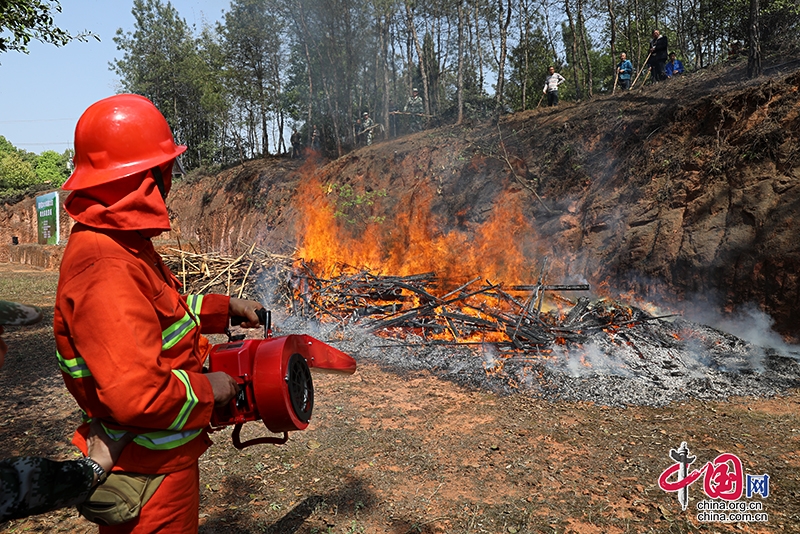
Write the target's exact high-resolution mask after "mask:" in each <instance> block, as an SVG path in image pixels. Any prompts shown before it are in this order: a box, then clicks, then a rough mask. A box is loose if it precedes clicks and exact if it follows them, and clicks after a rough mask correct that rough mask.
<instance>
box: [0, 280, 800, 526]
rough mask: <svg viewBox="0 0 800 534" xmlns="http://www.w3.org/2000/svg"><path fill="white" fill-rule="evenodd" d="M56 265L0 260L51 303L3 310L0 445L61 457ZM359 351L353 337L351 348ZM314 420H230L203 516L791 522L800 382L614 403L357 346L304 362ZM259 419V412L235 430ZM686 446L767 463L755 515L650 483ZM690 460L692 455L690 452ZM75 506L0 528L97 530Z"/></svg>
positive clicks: (441, 522) (206, 473) (761, 465)
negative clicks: (776, 392) (31, 315)
mask: <svg viewBox="0 0 800 534" xmlns="http://www.w3.org/2000/svg"><path fill="white" fill-rule="evenodd" d="M56 284H57V273H56V272H53V271H40V270H34V269H31V268H27V267H23V266H20V265H13V264H0V296H2V298H4V299H13V300H20V301H24V302H28V303H31V304H37V305H39V306H42V307H44V308H45V309H46V311H47V315H46V319H45V322H44V323H43V324H42V325H40V326H37V327H29V328H25V329H23V328H9V329H7V332H6V334H5V335H4V338H5V339H6V341H7V342H8V344H9V347H10V353H9V356H8V358H7V360H6V365H5V367H4V368H3V369H2V370H0V406H1V407H2V411H3V413H4V416H3V418H2V421H1V422H0V450H2V451H3V452H2V454H3V456H12V455H46V456H49V457H54V458H64V459H66V458H70V457H73V456H74V455H75V449H74V448H73V447H72V446H71V445H70V443H69V440H70V436H71V432H72V429H73V428H74V427H75V426H76V424H77V423H78V421H79V413H78V410H77V407H76V405H75V403H74V401H73V400H72V399H71V397H70V396H69V394H68V392H67V390H66V388H65V387H64V385H63V382H62V380H61V377H60V374H59V372H58V368H57V365H56V362H55V357H54V356H53V354H54V352H55V347H54V342H53V339H52V329H51V323H50V321H51V320H52V306H53V302H54V298H55V287H56ZM356 356H358V355H356ZM314 380H315V391H316V406H315V410H314V416H313V418H312V423H311V425H310V426H309V428H308V429H307V430H306V431H304V432H297V433H294V434H292V436H291V439H290V440H289V442H288V443H287V444H286V445H283V446H271V445H261V446H255V447H251V448H248V449H245V450H244V451H242V452H239V451H236V450H235V449H234V448H233V446H232V445H231V444H230V440H229V436H228V433H227V432H219V433H216V434H214V435H213V437H214V440H215V442H216V444H215V446H214V447H212V448H211V449H210V450H209V451H208V452H207V453H206V454H205V455H204V456H203V457H202V458H201V460H200V465H201V488H202V489H201V510H200V517H201V527H200V531H201V532H203V533H243V532H271V533H292V532H297V533H348V534H352V533H359V532H364V533H372V532H388V533H393V534H405V533H452V532H458V533H462V532H463V533H467V532H472V533H478V532H489V533H510V534H514V533H540V532H547V533H570V532H573V533H581V534H584V533H623V532H635V533H641V532H670V533H672V532H674V533H679V532H714V533H716V532H749V533H757V532H758V533H760V532H799V531H800V505H798V502H799V500H798V498H800V474H798V473H800V458H798V455H797V451H798V450H800V416H798V413H800V410H798V408H800V392H798V391H792V392H789V393H788V394H787V395H786V396H783V397H775V398H768V399H759V398H739V399H731V400H728V401H719V402H704V401H697V400H691V401H688V402H681V403H675V404H671V405H669V406H666V407H660V408H651V407H642V406H628V407H624V408H618V407H615V408H610V407H604V406H598V405H595V404H591V403H576V402H548V401H544V400H541V399H534V398H530V397H527V396H525V395H523V394H514V395H507V396H499V395H497V394H495V393H491V392H487V391H483V390H480V389H468V388H465V387H463V386H460V385H457V384H454V383H452V382H450V381H448V380H444V379H441V378H439V377H437V376H435V375H433V374H432V373H430V372H427V371H413V372H403V373H397V372H395V371H392V370H390V369H386V368H382V367H381V366H380V365H378V364H377V363H375V362H368V361H359V370H358V371H357V372H356V374H355V375H353V376H338V375H315V378H314ZM264 432H266V429H265V428H263V427H261V425H259V424H256V423H250V424H248V425H247V426H246V427H245V431H244V433H243V434H244V436H243V437H245V438H246V437H249V436H252V435H259V434H263V433H264ZM681 441H686V442H687V443H688V444H689V447H690V450H691V453H692V454H694V455H696V456H697V458H698V462H697V463H698V464H704V463H705V462H708V461H712V460H713V459H714V458H715V457H716V456H717V455H718V454H720V453H732V454H735V455H737V456H738V457H739V458H740V459H741V460H742V463H743V466H744V471H745V473H748V474H753V475H761V474H764V473H767V474H769V476H770V494H769V497H767V498H763V499H761V498H759V497H758V496H755V497H754V498H753V499H751V501H753V502H755V501H760V502H761V503H762V504H763V511H764V512H766V513H768V514H769V518H768V521H766V522H762V523H744V522H735V523H731V524H726V523H720V522H712V523H705V524H704V523H701V522H700V521H698V520H697V517H696V516H697V513H698V512H697V510H696V509H695V506H696V504H697V503H698V502H699V501H701V500H703V499H704V498H705V497H704V495H703V492H702V487H701V485H700V482H697V483H695V484H694V485H693V486H691V487H690V490H689V499H690V502H689V509H688V510H687V511H685V512H683V511H682V510H681V507H680V505H679V504H678V501H677V497H676V495H675V494H668V493H665V492H663V491H662V490H660V489H659V488H658V486H657V479H658V476H659V475H660V474H661V472H662V471H664V470H665V469H666V468H668V467H669V466H670V465H671V463H672V461H671V460H670V459H669V457H668V454H669V450H670V448H675V447H677V446H678V445H679V444H680V442H681ZM695 467H696V465H695ZM92 531H94V528H93V525H91V524H90V523H88V522H86V521H85V520H83V519H82V518H80V517H79V516H78V515H77V513H76V512H75V511H74V510H72V509H65V510H59V511H56V512H53V513H50V514H45V515H41V516H36V517H32V518H28V519H26V520H22V521H15V522H10V523H6V524H3V525H0V532H92Z"/></svg>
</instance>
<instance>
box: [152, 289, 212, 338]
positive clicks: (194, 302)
mask: <svg viewBox="0 0 800 534" xmlns="http://www.w3.org/2000/svg"><path fill="white" fill-rule="evenodd" d="M186 305H187V306H188V308H189V312H187V313H185V314H184V315H183V317H181V318H180V319H179V320H178V321H176V322H175V323H173V324H171V325H170V326H169V327H167V329H166V330H164V331H163V332H162V333H161V350H169V349H171V348H172V347H174V346H175V345H176V344H177V343H178V342H179V341H180V340H181V339H183V338H184V336H185V335H186V334H188V333H189V332H191V330H192V328H194V327H195V325H197V326H199V325H200V319H199V318H198V317H200V309H201V308H202V307H203V295H189V296H188V297H187V298H186Z"/></svg>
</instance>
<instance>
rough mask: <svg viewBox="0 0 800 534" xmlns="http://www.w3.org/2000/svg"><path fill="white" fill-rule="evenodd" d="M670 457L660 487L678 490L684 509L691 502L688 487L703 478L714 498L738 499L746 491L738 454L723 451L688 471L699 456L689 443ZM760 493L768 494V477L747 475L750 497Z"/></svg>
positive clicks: (707, 492) (661, 477)
mask: <svg viewBox="0 0 800 534" xmlns="http://www.w3.org/2000/svg"><path fill="white" fill-rule="evenodd" d="M669 457H670V459H671V460H673V461H674V462H675V463H674V464H672V465H671V466H670V467H668V468H667V469H665V470H664V472H663V473H661V476H660V477H658V487H659V488H661V489H662V490H664V491H669V492H677V493H678V502H680V504H681V508H682V509H683V510H686V508H687V506H688V505H689V486H691V485H692V484H693V483H694V482H695V481H696V480H697V479H698V478H700V477H701V476H702V477H703V492H704V493H705V494H706V495H707V496H709V497H711V498H712V499H723V500H726V501H736V500H739V499H740V498H741V497H742V494H744V493H745V476H744V471H743V469H742V461H741V460H740V459H739V457H738V456H736V455H735V454H730V453H723V454H720V455H719V456H717V457H716V458H714V459H713V460H712V461H710V462H708V463H706V464H705V465H704V466H703V467H701V468H700V469H695V470H693V471H691V472H689V466H690V465H691V464H692V463H693V462H694V461H695V459H696V457H694V456H691V454H690V453H689V447H688V446H687V445H686V442H685V441H684V442H682V443H681V446H680V447H678V449H672V450H670V451H669ZM753 494H759V495H761V496H763V497H766V496H768V495H769V476H768V475H762V476H752V475H747V496H748V497H751V496H752V495H753Z"/></svg>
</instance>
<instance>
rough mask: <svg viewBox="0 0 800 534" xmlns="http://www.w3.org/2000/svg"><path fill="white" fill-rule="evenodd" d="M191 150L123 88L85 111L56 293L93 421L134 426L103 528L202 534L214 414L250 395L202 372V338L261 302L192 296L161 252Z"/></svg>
mask: <svg viewBox="0 0 800 534" xmlns="http://www.w3.org/2000/svg"><path fill="white" fill-rule="evenodd" d="M185 150H186V147H185V146H178V145H176V144H175V142H174V140H173V137H172V132H171V131H170V128H169V125H168V124H167V121H166V120H165V119H164V116H163V115H162V114H161V112H159V111H158V109H157V108H156V107H155V105H153V103H152V102H150V101H149V100H148V99H146V98H144V97H142V96H139V95H132V94H119V95H114V96H112V97H109V98H105V99H103V100H100V101H98V102H95V103H94V104H92V105H91V106H89V108H88V109H87V110H86V111H85V112H84V113H83V115H81V118H80V119H79V120H78V124H77V126H76V128H75V158H74V159H75V170H74V172H73V173H72V175H70V177H69V179H68V180H67V181H66V183H65V184H64V185H63V186H62V187H63V188H64V189H66V190H70V191H72V192H71V193H70V195H69V197H68V198H67V200H66V201H65V203H64V207H65V209H66V211H67V213H69V215H70V216H71V217H72V218H73V219H74V220H75V225H74V226H73V228H72V232H71V234H70V236H69V240H68V242H67V246H66V249H65V250H64V256H63V259H62V261H61V268H60V273H59V279H58V289H57V293H56V303H55V310H54V319H53V331H54V334H55V338H56V350H57V351H56V357H57V359H58V364H59V366H60V368H61V372H62V376H63V378H64V382H65V384H66V386H67V389H68V390H69V392H70V393H71V394H72V396H73V397H74V398H75V399H76V400H77V402H78V404H79V405H80V407H81V409H82V410H83V411H84V413H85V416H86V418H87V419H88V420H90V421H96V420H98V421H100V423H101V424H102V426H103V428H104V429H105V430H106V432H108V434H109V435H110V436H111V437H112V439H117V438H118V437H120V436H122V435H123V434H125V433H132V434H134V437H133V441H132V442H131V443H130V444H129V445H128V446H127V447H126V448H125V449H124V450H123V452H122V454H121V455H120V458H119V460H118V462H117V465H116V466H115V467H114V469H113V471H112V473H111V474H110V475H109V477H108V479H107V480H106V482H105V484H104V485H103V486H102V488H103V491H102V492H101V493H99V494H98V492H95V494H94V495H93V496H92V497H90V499H89V500H87V501H86V502H85V503H84V504H83V505H82V507H81V512H82V513H83V515H84V516H86V517H88V518H90V519H92V520H93V521H95V522H97V523H99V524H100V525H101V526H100V533H101V534H107V533H117V532H125V533H126V534H141V533H155V532H159V533H162V534H163V533H181V534H183V533H191V532H197V530H198V508H199V502H200V491H199V490H200V488H199V468H198V458H199V457H200V455H201V454H203V452H204V451H205V450H206V449H207V448H208V447H209V445H211V441H210V439H209V438H208V430H207V429H208V426H209V423H210V419H211V413H212V410H213V409H214V407H215V406H219V405H224V404H227V403H228V402H229V401H230V399H232V398H233V397H234V395H236V393H237V392H238V387H237V384H236V381H235V380H234V379H233V378H232V377H231V376H229V375H227V374H226V373H222V372H216V373H204V372H203V362H204V361H205V360H206V358H207V356H208V352H209V348H210V347H209V342H208V339H206V338H205V337H204V336H203V334H207V333H223V332H224V331H225V330H226V329H227V326H228V320H229V317H230V316H234V315H235V316H241V317H244V318H245V322H243V323H242V326H244V327H256V326H258V324H259V321H258V316H257V315H256V313H255V311H256V310H257V309H260V308H262V306H261V304H259V303H258V302H255V301H249V300H241V299H237V298H232V297H228V296H226V295H185V294H181V292H180V284H179V282H178V280H177V279H176V278H175V276H174V275H173V274H172V273H171V272H170V270H169V269H168V268H167V266H166V265H165V264H164V262H163V261H162V259H161V256H160V255H159V254H158V253H157V252H156V251H155V248H154V247H153V243H152V242H151V239H152V238H153V237H155V236H157V235H159V234H161V233H162V232H166V231H169V230H170V217H169V213H168V211H167V206H166V203H165V201H166V197H167V194H168V193H169V191H170V187H171V185H172V168H173V165H174V164H175V161H176V158H177V157H178V156H179V155H180V154H182V153H183V152H184V151H185ZM88 431H89V424H88V423H84V424H83V425H82V426H80V427H79V428H78V429H77V431H76V432H75V435H74V437H73V443H74V444H75V445H77V446H78V447H79V448H80V449H81V450H82V451H86V436H87V434H88ZM131 487H134V488H136V491H134V492H132V493H131V494H129V495H128V497H127V499H120V498H119V493H125V491H126V489H128V488H131ZM95 497H96V499H95ZM106 499H107V500H110V501H112V502H113V503H114V505H113V506H109V505H108V503H107V501H106ZM104 523H106V526H104ZM108 523H111V524H108Z"/></svg>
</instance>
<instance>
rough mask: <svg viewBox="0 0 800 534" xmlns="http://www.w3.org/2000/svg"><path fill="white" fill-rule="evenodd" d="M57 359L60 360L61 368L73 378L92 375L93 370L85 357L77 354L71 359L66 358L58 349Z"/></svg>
mask: <svg viewBox="0 0 800 534" xmlns="http://www.w3.org/2000/svg"><path fill="white" fill-rule="evenodd" d="M56 359H57V360H58V366H59V367H60V368H61V370H62V371H64V372H65V373H67V374H68V375H69V376H70V377H72V378H86V377H89V376H92V372H91V371H90V370H89V367H88V366H87V365H86V362H85V361H84V359H83V358H81V357H80V356H76V357H75V358H73V359H71V360H66V359H64V357H63V356H62V355H61V353H60V352H58V351H56Z"/></svg>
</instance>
